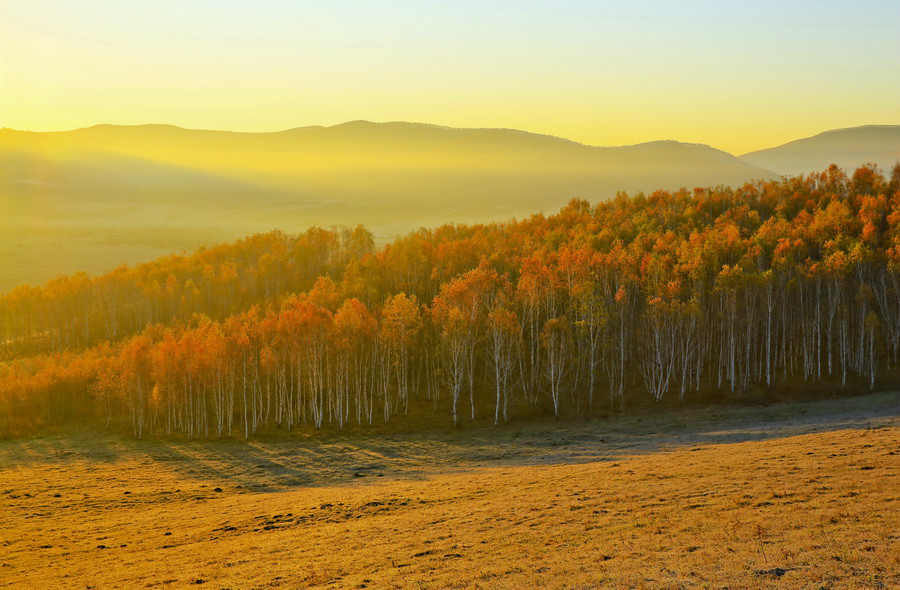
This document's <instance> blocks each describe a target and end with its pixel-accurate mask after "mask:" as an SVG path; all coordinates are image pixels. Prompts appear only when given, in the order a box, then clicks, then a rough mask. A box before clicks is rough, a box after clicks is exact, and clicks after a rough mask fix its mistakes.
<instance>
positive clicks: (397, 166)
mask: <svg viewBox="0 0 900 590" xmlns="http://www.w3.org/2000/svg"><path fill="white" fill-rule="evenodd" d="M775 177H776V175H775V174H773V173H772V172H770V171H769V170H766V169H764V168H762V167H758V166H755V165H751V164H747V163H746V162H743V161H741V160H739V159H737V158H735V157H734V156H732V155H730V154H727V153H725V152H722V151H719V150H716V149H714V148H711V147H709V146H702V145H694V144H685V143H679V142H676V141H661V142H651V143H646V144H641V145H635V146H626V147H594V146H588V145H583V144H579V143H576V142H573V141H569V140H566V139H561V138H558V137H552V136H547V135H538V134H534V133H527V132H524V131H516V130H511V129H454V128H447V127H439V126H434V125H424V124H416V123H371V122H367V121H354V122H350V123H344V124H341V125H335V126H332V127H301V128H296V129H290V130H287V131H281V132H274V133H235V132H227V131H204V130H191V129H183V128H180V127H174V126H170V125H139V126H115V125H98V126H95V127H89V128H85V129H78V130H74V131H66V132H47V133H35V132H26V131H16V130H10V129H4V130H0V207H2V209H0V210H2V211H4V212H5V213H6V215H5V216H4V217H3V218H0V231H2V232H4V235H5V238H6V239H5V240H4V241H3V242H2V243H0V291H2V290H5V289H8V288H10V287H12V286H13V285H15V284H19V283H22V282H25V281H32V282H34V281H44V280H46V279H47V278H50V277H51V276H53V275H54V274H56V273H58V272H72V271H75V270H87V271H90V272H97V271H101V270H106V269H108V268H110V267H112V266H115V265H118V264H120V263H123V262H132V263H133V262H137V261H141V260H146V259H151V258H155V257H156V256H159V255H161V254H165V253H168V252H172V251H177V250H181V249H185V248H195V247H197V246H200V245H202V244H209V243H214V242H221V241H226V240H229V239H233V238H234V237H236V236H239V235H243V234H247V233H252V232H257V231H268V230H270V229H273V228H281V229H284V230H286V231H299V230H302V229H305V228H306V227H309V226H311V225H322V226H330V225H333V224H338V225H356V224H359V223H363V224H365V225H366V226H367V227H369V228H370V229H372V230H373V231H374V232H375V233H376V234H377V235H378V236H379V238H380V240H381V241H386V240H388V239H390V238H391V237H393V236H394V235H397V234H401V233H406V232H408V231H410V230H413V229H416V228H418V227H420V226H435V225H439V224H442V223H448V222H465V223H474V222H488V221H494V220H505V219H508V218H510V217H523V216H526V215H529V214H532V213H535V212H537V211H541V210H543V211H547V212H552V211H555V210H556V209H558V208H559V207H560V206H561V205H563V204H565V203H566V202H567V201H569V200H570V199H571V198H573V197H581V198H585V199H589V200H592V201H596V200H601V199H608V198H611V197H613V196H615V194H616V192H617V191H620V190H624V191H629V192H635V191H652V190H655V189H657V188H666V189H677V188H680V187H688V188H693V187H695V186H708V185H718V184H731V185H735V184H742V183H744V182H745V181H748V180H753V179H763V178H775Z"/></svg>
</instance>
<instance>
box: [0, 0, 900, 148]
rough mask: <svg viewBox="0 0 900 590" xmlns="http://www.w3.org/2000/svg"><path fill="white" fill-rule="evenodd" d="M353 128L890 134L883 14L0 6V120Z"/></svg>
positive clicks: (37, 125) (10, 1)
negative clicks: (423, 125) (381, 124)
mask: <svg viewBox="0 0 900 590" xmlns="http://www.w3.org/2000/svg"><path fill="white" fill-rule="evenodd" d="M488 4H489V6H488ZM354 119H368V120H373V121H393V120H407V121H420V122H428V123H438V124H443V125H451V126H460V127H513V128H518V129H525V130H528V131H535V132H540V133H549V134H554V135H560V136H564V137H568V138H571V139H575V140H577V141H581V142H584V143H589V144H596V145H618V144H626V143H636V142H641V141H649V140H654V139H679V140H683V141H694V142H702V143H709V144H712V145H714V146H716V147H719V148H722V149H726V150H728V151H731V152H733V153H738V154H739V153H742V152H745V151H749V150H752V149H758V148H762V147H768V146H771V145H774V144H779V143H783V142H785V141H789V140H792V139H797V138H799V137H803V136H808V135H812V134H815V133H818V132H820V131H824V130H827V129H833V128H837V127H849V126H855V125H862V124H867V123H900V2H898V1H897V0H855V1H852V2H851V1H846V2H835V1H831V0H819V1H799V0H778V1H775V0H758V1H754V2H727V1H721V0H720V1H708V2H706V1H697V0H682V1H679V2H670V1H665V0H631V1H628V2H624V1H623V2H616V3H612V2H608V3H607V2H600V1H597V0H594V1H569V2H550V1H538V0H530V1H528V0H523V1H518V2H511V1H494V2H490V3H489V2H484V1H483V0H482V1H472V0H457V1H455V2H445V3H438V2H423V1H421V0H419V1H408V2H407V1H386V0H380V1H378V2H375V1H370V0H366V1H362V0H329V1H324V2H318V1H300V0H297V1H288V0H252V1H251V0H245V1H243V2H238V1H233V0H215V1H212V0H209V1H200V0H194V1H189V0H154V1H153V2H144V1H136V0H135V1H132V2H126V1H124V0H79V1H72V0H70V1H62V0H3V1H2V2H0V127H4V126H5V127H13V128H18V129H32V130H62V129H71V128H76V127H84V126H88V125H93V124H96V123H120V124H132V123H172V124H176V125H181V126H185V127H198V128H215V129H233V130H246V131H274V130H280V129H285V128H290V127H297V126H303V125H316V124H323V125H330V124H335V123H340V122H344V121H348V120H354Z"/></svg>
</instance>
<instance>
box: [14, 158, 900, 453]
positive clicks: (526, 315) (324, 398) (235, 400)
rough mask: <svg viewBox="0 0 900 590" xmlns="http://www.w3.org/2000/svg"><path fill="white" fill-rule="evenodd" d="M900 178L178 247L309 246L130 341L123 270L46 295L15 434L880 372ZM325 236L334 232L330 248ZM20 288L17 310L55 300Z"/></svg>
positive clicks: (312, 422) (737, 386)
mask: <svg viewBox="0 0 900 590" xmlns="http://www.w3.org/2000/svg"><path fill="white" fill-rule="evenodd" d="M898 187H900V166H898V167H897V168H895V169H894V170H893V172H892V174H891V176H890V178H885V177H884V176H883V175H882V174H881V173H880V172H879V171H878V170H876V169H874V168H872V167H863V168H860V169H858V170H856V171H855V172H854V173H853V175H852V176H850V177H848V176H847V175H846V174H845V173H844V172H842V171H841V170H840V169H838V168H837V167H831V168H830V169H829V170H827V171H825V172H822V173H819V174H812V175H809V176H807V177H796V178H787V179H783V180H782V181H777V182H759V183H754V184H747V185H745V186H743V187H741V188H739V189H730V188H724V187H717V188H708V189H695V190H693V191H687V190H681V191H678V192H674V193H669V192H664V191H658V192H655V193H653V194H651V195H649V196H645V195H637V196H634V197H628V196H626V195H624V194H620V195H618V196H617V197H616V198H615V199H614V200H612V201H608V202H601V203H598V204H596V205H594V206H591V205H590V204H588V203H587V202H584V201H577V200H575V201H572V202H571V203H570V204H569V205H568V206H567V207H565V208H563V209H562V210H561V211H560V212H559V213H558V214H557V215H553V216H550V217H544V216H541V215H537V216H533V217H531V218H529V219H527V220H523V221H519V222H510V223H506V224H499V225H497V224H494V225H483V226H481V225H476V226H445V227H442V228H438V229H436V230H420V231H418V232H416V233H414V234H411V235H409V236H407V237H405V238H402V239H400V240H398V241H396V242H394V243H392V244H391V245H389V246H387V247H385V248H383V249H382V250H380V251H379V252H377V253H372V252H370V250H371V236H370V235H369V234H368V233H367V232H365V231H364V230H362V229H359V228H358V229H357V230H355V231H352V232H343V233H341V232H323V231H322V230H311V232H308V233H307V234H304V235H303V236H301V237H299V238H288V237H287V236H284V235H282V234H270V235H268V236H256V237H254V238H250V239H248V240H245V241H242V242H238V243H236V244H234V245H230V246H223V247H221V248H217V249H214V250H209V251H205V252H200V253H198V254H196V255H194V256H191V257H182V258H174V257H173V258H168V259H162V260H160V261H157V262H156V263H154V264H153V265H144V267H139V268H156V269H158V270H156V271H155V272H156V273H157V276H163V275H164V274H165V275H166V276H169V274H175V273H171V272H170V273H166V268H165V267H166V265H167V264H170V263H171V262H172V261H174V260H179V263H178V264H182V265H186V266H189V267H191V268H193V269H194V270H193V271H192V272H194V273H197V272H201V275H199V276H202V269H203V268H205V266H203V265H202V263H201V262H199V260H201V259H202V258H203V257H204V256H209V254H208V252H214V251H218V252H222V253H223V254H221V258H220V259H219V262H217V264H219V268H221V267H222V265H227V264H229V262H231V261H229V259H228V256H227V254H228V253H230V252H234V253H235V254H237V253H239V252H240V253H243V257H241V258H239V262H236V261H235V262H234V264H235V266H236V268H237V267H239V268H241V269H242V270H241V272H240V273H238V275H239V276H243V277H259V276H271V275H269V274H267V273H266V272H263V271H262V270H260V269H259V266H261V265H265V264H266V261H267V260H270V259H272V258H278V257H276V256H274V255H272V254H271V252H269V250H268V249H269V248H281V246H278V244H283V243H285V242H291V240H294V241H295V242H292V243H303V244H306V245H307V246H308V248H309V250H300V251H297V249H296V248H291V251H293V252H297V253H296V254H294V255H292V256H291V257H290V261H291V262H290V265H286V266H285V271H284V272H283V273H281V274H279V275H278V277H279V282H278V284H274V285H272V286H271V288H269V289H266V288H265V287H264V285H262V284H260V283H259V281H258V280H256V279H254V280H253V281H251V280H250V279H249V278H245V282H243V283H234V282H233V281H232V283H229V282H228V281H225V282H224V284H233V285H234V290H233V291H228V290H227V289H225V291H222V290H221V289H219V290H216V289H215V288H214V287H213V283H209V285H210V287H209V288H210V292H209V294H208V295H205V296H203V295H202V291H203V289H202V288H200V287H197V284H198V283H194V286H195V288H196V289H197V290H198V291H200V292H201V296H198V297H197V299H196V300H195V307H192V308H190V309H182V308H180V307H178V306H176V305H174V303H173V302H175V301H178V302H179V303H180V302H182V301H186V299H184V295H182V296H181V297H180V298H178V297H176V296H174V295H173V296H172V298H171V299H169V300H167V302H168V305H170V306H172V307H171V308H169V309H168V310H166V308H165V305H162V308H163V311H162V312H160V313H159V314H158V315H156V316H151V315H145V316H144V319H143V320H129V323H128V324H127V325H128V326H129V330H130V333H131V334H133V335H128V336H124V335H123V336H122V337H120V338H118V339H116V338H115V337H114V335H112V334H110V333H109V332H108V331H106V330H105V328H101V327H97V326H105V324H104V323H103V322H102V318H104V317H105V316H108V315H109V314H110V313H111V311H110V305H112V304H110V303H109V301H110V300H109V298H108V297H109V296H108V294H106V293H104V287H103V285H104V284H105V283H103V280H104V277H100V278H99V279H84V280H86V281H88V282H90V283H91V284H92V285H93V289H94V290H93V291H92V292H91V295H90V296H88V297H86V301H83V302H81V303H79V304H74V303H71V299H66V298H64V297H59V296H54V295H50V294H48V295H45V296H44V298H43V299H41V301H42V303H41V304H40V305H44V306H45V308H53V309H59V310H60V311H58V312H57V313H58V314H59V315H58V317H57V318H56V319H53V320H50V319H44V323H43V324H42V329H40V330H38V329H35V328H32V331H31V332H30V334H31V335H30V336H28V337H24V336H22V334H25V333H26V332H27V330H25V329H24V328H20V331H18V332H17V331H11V332H7V334H13V336H7V347H8V349H9V351H19V350H25V349H26V348H27V347H28V346H31V347H38V344H37V342H38V341H39V342H40V343H41V344H40V346H42V347H44V348H43V349H42V352H43V353H42V354H40V355H31V356H25V355H24V354H22V353H18V356H16V357H15V360H10V361H8V362H6V363H5V364H3V365H2V366H0V434H9V433H18V432H27V431H29V430H30V429H34V428H38V427H41V426H44V425H48V424H55V423H62V422H65V421H69V420H79V419H96V418H99V417H103V418H104V419H105V421H106V423H107V424H109V425H113V424H127V425H128V427H129V428H131V429H132V430H133V432H134V434H135V435H136V436H142V435H143V434H144V433H145V432H148V431H150V432H153V433H160V434H172V433H182V434H185V435H187V436H189V437H199V436H203V437H206V436H223V435H237V434H239V435H240V436H243V437H249V436H252V435H253V434H254V433H255V432H258V431H259V430H260V429H265V428H270V427H273V426H279V427H284V428H294V427H316V428H319V427H322V426H323V425H326V424H331V425H335V426H337V427H344V426H346V425H347V424H353V425H363V426H365V425H371V424H375V423H378V422H383V421H389V420H391V419H392V418H393V417H394V416H397V415H398V414H405V413H407V412H410V411H416V412H419V413H426V414H428V415H431V416H434V417H435V419H436V420H442V421H446V420H448V419H449V420H452V422H454V423H458V422H460V421H471V420H493V421H494V422H501V421H506V420H509V419H510V418H511V417H513V416H514V415H515V414H516V412H517V411H519V412H521V411H528V412H529V413H532V414H533V413H536V412H541V411H544V412H548V413H553V414H557V415H558V414H560V413H564V412H565V413H585V412H591V411H592V410H594V409H595V408H597V407H598V406H599V407H603V408H609V407H612V408H616V409H621V408H624V407H625V403H626V399H627V398H636V397H644V396H645V397H647V398H648V399H653V400H657V401H659V400H662V399H664V398H667V397H677V398H678V399H682V400H683V399H685V398H686V397H688V396H692V395H700V394H705V393H708V392H712V391H717V392H720V393H721V395H727V396H732V395H733V396H739V395H741V394H742V393H743V392H746V391H747V390H748V389H750V388H753V387H758V388H771V387H773V386H775V385H777V384H780V383H790V382H793V381H806V382H813V383H814V382H822V381H831V382H834V383H840V384H844V385H846V384H848V382H849V381H850V380H853V383H864V384H867V385H868V386H869V387H872V386H874V385H875V383H876V379H877V378H879V377H880V376H881V377H884V378H889V379H894V378H895V377H896V374H895V373H894V371H896V370H897V368H898V361H900V359H898V353H900V190H898ZM326 234H327V235H328V236H330V237H329V238H328V239H327V240H324V241H323V242H322V243H324V244H329V245H328V246H327V249H325V250H320V249H317V248H315V247H313V246H309V244H311V243H313V242H310V241H309V240H310V239H311V238H313V237H316V236H320V237H321V236H325V235H326ZM251 244H257V245H258V247H248V246H249V245H251ZM335 252H339V253H340V254H334V253H335ZM306 256H308V257H310V258H309V259H307V258H306ZM283 258H284V257H283V256H282V257H281V258H280V259H283ZM188 260H191V261H194V262H191V263H188V262H186V261H188ZM167 261H168V262H167ZM214 268H215V267H214ZM301 269H302V270H301ZM123 272H125V271H123ZM133 272H136V273H137V275H140V276H150V273H149V272H147V271H146V270H145V271H141V272H143V273H144V275H141V273H139V272H137V269H135V271H133ZM313 272H316V273H318V276H317V277H316V278H314V277H313V274H312V273H313ZM113 274H115V273H113ZM189 274H190V273H187V272H186V273H184V274H183V275H180V276H188V275H189ZM213 274H215V273H213ZM108 276H110V275H107V277H108ZM175 276H176V280H177V277H178V276H179V275H177V274H175ZM193 276H197V275H196V274H195V275H193ZM193 276H192V277H191V278H190V279H188V280H191V281H193V280H194V278H193ZM228 276H232V275H231V274H230V273H228ZM198 280H200V281H201V283H199V284H201V285H206V283H202V279H199V278H198ZM273 280H274V279H273ZM141 281H142V279H141V280H138V279H135V280H132V282H131V283H129V282H128V281H125V283H127V284H137V283H141ZM313 281H314V282H313ZM142 284H145V285H146V284H147V283H146V281H144V282H143V283H142ZM151 284H152V283H151ZM180 284H182V285H184V284H186V283H180ZM304 284H306V286H305V287H304V288H299V289H298V288H296V286H297V285H304ZM254 285H255V286H254ZM49 289H50V285H48V286H47V287H45V288H44V291H45V292H47V293H52V292H51V291H48V290H49ZM12 296H13V293H11V294H9V295H8V296H7V298H10V297H12ZM17 297H18V298H19V299H16V301H17V302H18V303H17V305H18V307H16V306H10V307H7V308H5V310H4V313H3V321H4V325H5V326H15V325H20V324H21V322H23V321H24V320H23V319H22V315H21V314H22V313H36V312H32V311H30V310H31V308H30V307H28V301H29V300H28V298H27V297H24V298H23V297H22V295H21V294H19V295H17ZM64 301H66V302H68V303H63V302H64ZM145 301H146V297H145V298H144V299H140V298H139V301H137V302H132V301H131V300H130V299H129V298H127V297H126V298H123V299H122V301H121V302H118V303H116V304H115V305H113V307H115V308H116V310H119V309H124V308H127V309H130V310H132V313H134V312H133V310H134V309H137V308H139V307H140V306H141V305H147V304H146V303H145ZM66 305H69V307H66ZM37 306H38V304H37V303H35V307H37ZM54 306H55V307H54ZM120 306H121V307H120ZM22 309H26V310H29V311H26V312H22V311H21V310H22ZM84 309H90V310H92V311H91V312H89V313H87V314H86V315H85V314H83V310H84ZM115 313H118V311H116V312H115ZM78 316H80V317H78ZM98 319H99V320H100V321H98ZM142 321H143V325H142V326H141V322H142ZM85 325H93V326H95V327H94V328H92V329H91V330H89V331H86V332H85V334H84V335H83V336H80V337H79V336H75V335H71V334H70V336H68V337H65V336H64V335H63V334H61V333H60V331H64V332H68V333H71V332H73V331H75V332H77V331H78V328H79V327H83V326H85ZM139 326H140V327H142V328H143V329H139ZM120 330H122V332H124V328H120ZM122 332H120V334H121V333H122ZM29 338H30V339H31V340H32V342H30V343H27V344H26V341H27V340H28V339H29ZM88 345H90V348H84V347H85V346H88ZM78 346H81V347H82V348H80V349H79V348H78ZM17 347H18V348H17ZM54 350H55V351H56V352H49V351H54ZM11 358H12V357H11ZM892 375H893V377H892ZM487 407H490V408H491V409H490V415H487V410H486V408H487ZM481 413H484V414H485V415H481ZM442 416H446V417H444V418H442Z"/></svg>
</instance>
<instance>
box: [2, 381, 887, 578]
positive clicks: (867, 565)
mask: <svg viewBox="0 0 900 590" xmlns="http://www.w3.org/2000/svg"><path fill="white" fill-rule="evenodd" d="M183 587H192V588H211V589H212V588H214V589H217V590H218V589H222V588H228V589H232V590H237V589H244V588H247V589H250V588H290V589H295V588H307V587H313V588H501V589H502V588H510V589H512V588H530V587H546V588H585V589H586V588H730V589H732V590H734V589H738V588H747V589H749V588H766V587H777V588H810V589H822V588H826V589H833V590H836V589H839V588H847V589H850V588H854V589H856V588H898V587H900V394H897V393H879V394H872V395H867V396H860V397H853V398H841V399H834V400H827V401H818V402H810V403H802V404H790V405H773V406H768V407H746V408H734V407H732V408H722V407H715V408H706V409H694V410H685V411H682V412H678V413H675V414H669V415H654V416H638V415H628V416H619V417H613V418H607V419H598V420H592V421H589V422H552V421H542V422H537V423H530V424H524V425H522V424H519V425H508V426H502V427H497V428H495V427H488V426H485V427H478V428H470V429H466V430H461V431H454V432H444V433H429V434H420V435H417V434H403V435H400V434H393V435H384V436H378V437H375V436H363V435H349V434H348V435H325V436H320V437H313V436H304V435H298V436H294V437H284V438H282V439H278V440H271V441H263V442H259V441H251V442H249V443H244V442H239V441H234V440H225V441H212V442H172V441H134V440H130V439H127V438H123V437H120V436H112V435H96V434H84V433H82V434H72V433H68V434H66V435H62V434H60V435H52V436H45V437H41V438H32V439H26V440H14V441H7V442H0V588H27V589H31V588H34V589H51V588H60V589H62V588H65V589H69V588H98V589H104V588H183Z"/></svg>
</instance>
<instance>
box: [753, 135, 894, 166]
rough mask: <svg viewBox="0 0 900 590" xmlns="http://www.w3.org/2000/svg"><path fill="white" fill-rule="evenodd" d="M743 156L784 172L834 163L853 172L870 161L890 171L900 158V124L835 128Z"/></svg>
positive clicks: (754, 162) (760, 164)
mask: <svg viewBox="0 0 900 590" xmlns="http://www.w3.org/2000/svg"><path fill="white" fill-rule="evenodd" d="M740 158H741V160H743V161H745V162H747V163H749V164H752V165H754V166H759V167H762V168H767V169H769V170H772V171H774V172H777V173H779V174H785V175H798V174H807V173H809V172H815V171H817V170H823V169H825V168H827V167H828V166H829V165H831V164H837V165H838V166H840V167H841V168H844V169H845V170H846V171H848V172H852V171H853V170H855V169H856V168H858V167H859V166H861V165H863V164H866V163H869V162H873V163H875V164H878V165H879V166H881V168H882V169H883V170H888V171H889V170H890V169H891V168H893V166H894V165H895V164H896V163H897V162H898V161H900V125H866V126H864V127H852V128H849V129H835V130H834V131H826V132H824V133H820V134H818V135H814V136H812V137H807V138H804V139H798V140H796V141H791V142H789V143H786V144H784V145H780V146H778V147H773V148H768V149H765V150H759V151H755V152H750V153H748V154H744V155H743V156H740Z"/></svg>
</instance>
